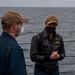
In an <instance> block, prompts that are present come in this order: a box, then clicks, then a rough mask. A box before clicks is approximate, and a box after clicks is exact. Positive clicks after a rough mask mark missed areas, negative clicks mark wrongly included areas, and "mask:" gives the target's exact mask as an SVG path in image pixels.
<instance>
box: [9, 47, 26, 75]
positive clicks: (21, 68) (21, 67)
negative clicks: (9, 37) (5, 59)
mask: <svg viewBox="0 0 75 75" xmlns="http://www.w3.org/2000/svg"><path fill="white" fill-rule="evenodd" d="M9 56H10V59H9V60H10V68H9V72H10V75H27V73H26V64H25V60H24V55H23V51H22V49H19V48H13V49H12V50H11V52H10V54H9Z"/></svg>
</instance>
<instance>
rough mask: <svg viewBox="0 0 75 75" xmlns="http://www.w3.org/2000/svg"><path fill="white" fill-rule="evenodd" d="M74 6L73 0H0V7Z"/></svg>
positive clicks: (74, 1)
mask: <svg viewBox="0 0 75 75" xmlns="http://www.w3.org/2000/svg"><path fill="white" fill-rule="evenodd" d="M5 6H8V7H10V6H12V7H18V6H19V7H75V0H0V7H5Z"/></svg>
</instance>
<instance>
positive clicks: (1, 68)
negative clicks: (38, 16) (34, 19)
mask: <svg viewBox="0 0 75 75" xmlns="http://www.w3.org/2000/svg"><path fill="white" fill-rule="evenodd" d="M25 19H26V18H22V17H21V16H20V15H19V14H18V13H17V12H15V11H8V12H7V13H6V14H5V15H4V16H3V18H2V21H1V23H2V29H3V32H2V34H1V36H0V75H26V65H25V60H24V55H23V49H22V48H21V47H20V46H19V44H18V43H17V41H16V39H15V38H16V37H17V36H18V35H19V33H20V31H21V30H22V22H25Z"/></svg>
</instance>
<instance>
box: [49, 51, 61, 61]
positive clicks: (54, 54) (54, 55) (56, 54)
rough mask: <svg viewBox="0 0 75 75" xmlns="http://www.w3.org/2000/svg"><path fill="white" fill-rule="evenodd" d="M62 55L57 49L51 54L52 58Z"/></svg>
mask: <svg viewBox="0 0 75 75" xmlns="http://www.w3.org/2000/svg"><path fill="white" fill-rule="evenodd" d="M59 57H60V55H59V54H58V52H57V51H53V52H52V54H51V55H50V59H52V60H53V59H58V58H59Z"/></svg>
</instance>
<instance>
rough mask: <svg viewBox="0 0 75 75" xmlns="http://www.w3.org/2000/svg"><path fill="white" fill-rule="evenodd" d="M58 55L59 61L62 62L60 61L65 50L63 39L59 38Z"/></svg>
mask: <svg viewBox="0 0 75 75" xmlns="http://www.w3.org/2000/svg"><path fill="white" fill-rule="evenodd" d="M59 55H60V58H59V60H62V59H64V58H65V49H64V42H63V38H61V46H60V48H59Z"/></svg>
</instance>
